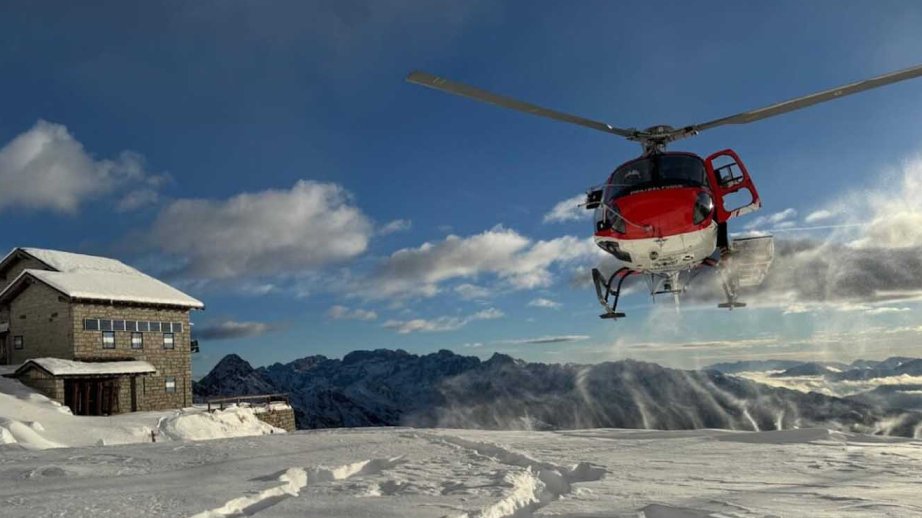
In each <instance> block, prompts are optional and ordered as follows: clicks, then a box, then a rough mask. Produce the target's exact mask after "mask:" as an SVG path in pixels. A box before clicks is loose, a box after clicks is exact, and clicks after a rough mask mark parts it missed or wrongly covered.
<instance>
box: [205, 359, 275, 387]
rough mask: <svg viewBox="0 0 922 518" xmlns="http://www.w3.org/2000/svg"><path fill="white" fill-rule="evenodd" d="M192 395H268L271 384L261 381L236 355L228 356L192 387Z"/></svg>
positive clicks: (245, 362)
mask: <svg viewBox="0 0 922 518" xmlns="http://www.w3.org/2000/svg"><path fill="white" fill-rule="evenodd" d="M192 391H193V395H195V394H200V395H212V394H214V395H224V394H227V395H233V396H246V395H253V394H269V393H271V392H272V391H273V387H272V384H270V383H268V382H267V381H266V380H264V379H262V377H260V376H259V375H258V374H256V371H255V370H254V369H253V367H252V366H251V365H250V364H249V363H248V362H247V361H246V360H244V359H243V358H241V357H239V356H237V355H236V354H228V355H227V356H225V357H224V358H222V359H221V361H219V362H218V364H217V365H215V366H214V368H213V369H211V372H209V373H208V374H207V375H206V376H205V377H204V378H202V379H200V380H199V381H196V382H195V384H193V385H192Z"/></svg>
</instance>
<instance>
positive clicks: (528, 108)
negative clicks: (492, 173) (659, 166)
mask: <svg viewBox="0 0 922 518" xmlns="http://www.w3.org/2000/svg"><path fill="white" fill-rule="evenodd" d="M407 81H408V82H410V83H414V84H418V85H421V86H426V87H429V88H434V89H436V90H441V91H443V92H447V93H450V94H455V95H460V96H461V97H467V98H468V99H473V100H475V101H481V102H485V103H490V104H495V105H496V106H501V107H503V108H509V109H512V110H518V111H520V112H525V113H530V114H532V115H540V116H541V117H548V118H550V119H554V120H557V121H561V122H569V123H570V124H578V125H580V126H585V127H587V128H592V129H594V130H598V131H604V132H605V133H611V134H613V135H618V136H621V137H628V138H630V137H632V136H634V135H635V134H636V133H637V131H636V130H633V129H623V128H616V127H614V126H611V125H609V124H605V123H604V122H598V121H594V120H591V119H585V118H583V117H579V116H576V115H570V114H569V113H563V112H559V111H556V110H551V109H548V108H542V107H541V106H537V105H534V104H531V103H527V102H524V101H519V100H516V99H513V98H511V97H505V96H502V95H497V94H494V93H491V92H487V91H486V90H481V89H479V88H474V87H473V86H468V85H465V84H462V83H456V82H454V81H449V80H448V79H445V78H442V77H438V76H434V75H432V74H429V73H427V72H420V71H416V72H413V73H411V74H410V75H408V76H407Z"/></svg>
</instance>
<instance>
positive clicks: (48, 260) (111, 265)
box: [19, 247, 140, 274]
mask: <svg viewBox="0 0 922 518" xmlns="http://www.w3.org/2000/svg"><path fill="white" fill-rule="evenodd" d="M19 250H22V251H23V252H25V253H27V254H29V255H31V256H32V257H34V258H36V259H38V260H39V261H41V262H43V263H45V264H47V265H48V266H50V267H51V268H53V269H55V270H57V271H59V272H82V271H98V272H111V273H124V274H135V273H140V272H139V271H138V270H135V269H134V268H132V267H130V266H128V265H127V264H125V263H123V262H121V261H119V260H117V259H111V258H108V257H100V256H97V255H86V254H75V253H73V252H62V251H60V250H46V249H44V248H28V247H23V248H19Z"/></svg>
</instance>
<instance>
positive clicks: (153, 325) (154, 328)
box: [147, 322, 160, 333]
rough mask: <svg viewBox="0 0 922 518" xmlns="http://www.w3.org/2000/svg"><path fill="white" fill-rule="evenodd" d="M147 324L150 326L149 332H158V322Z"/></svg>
mask: <svg viewBox="0 0 922 518" xmlns="http://www.w3.org/2000/svg"><path fill="white" fill-rule="evenodd" d="M147 326H148V327H149V328H150V332H151V333H159V332H160V322H148V323H147Z"/></svg>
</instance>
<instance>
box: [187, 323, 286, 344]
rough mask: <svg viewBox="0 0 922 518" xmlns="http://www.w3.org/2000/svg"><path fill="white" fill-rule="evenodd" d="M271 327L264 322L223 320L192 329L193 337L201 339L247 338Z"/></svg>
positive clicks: (263, 332) (269, 329)
mask: <svg viewBox="0 0 922 518" xmlns="http://www.w3.org/2000/svg"><path fill="white" fill-rule="evenodd" d="M272 330H273V327H272V326H270V325H269V324H266V323H265V322H238V321H236V320H225V321H223V322H215V323H212V324H208V325H205V326H202V327H200V328H196V329H194V330H193V334H194V335H195V338H200V339H202V340H231V339H235V338H249V337H252V336H259V335H263V334H266V333H268V332H269V331H272Z"/></svg>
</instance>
